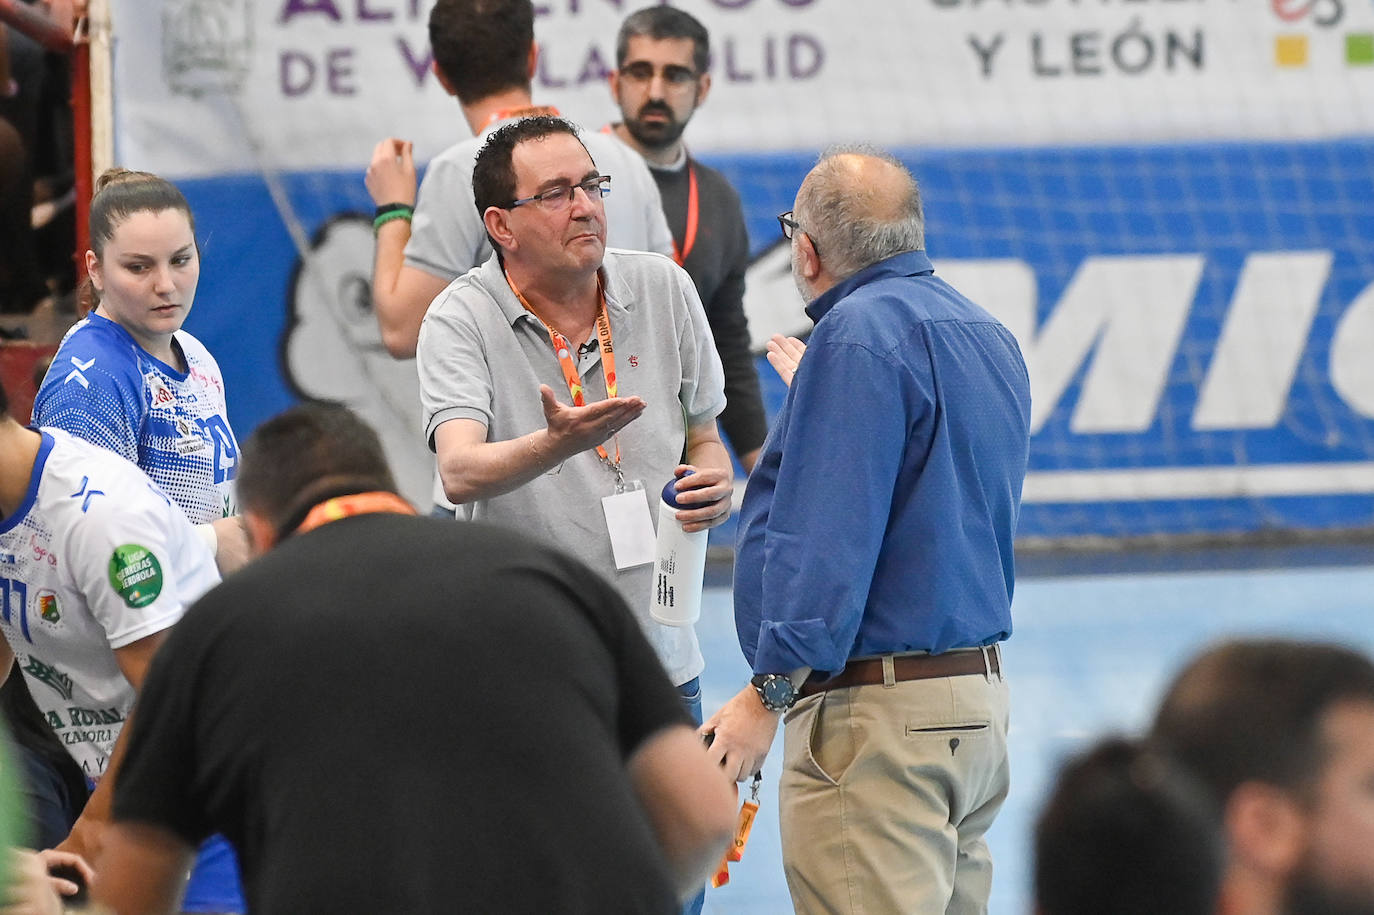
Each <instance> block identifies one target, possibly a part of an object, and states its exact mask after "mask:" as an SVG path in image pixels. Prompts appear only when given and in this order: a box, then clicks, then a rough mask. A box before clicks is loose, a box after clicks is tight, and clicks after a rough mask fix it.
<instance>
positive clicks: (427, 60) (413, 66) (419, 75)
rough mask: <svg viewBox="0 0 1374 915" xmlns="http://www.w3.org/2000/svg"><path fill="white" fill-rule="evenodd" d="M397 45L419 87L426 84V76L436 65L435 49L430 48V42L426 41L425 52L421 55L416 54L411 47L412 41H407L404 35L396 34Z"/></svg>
mask: <svg viewBox="0 0 1374 915" xmlns="http://www.w3.org/2000/svg"><path fill="white" fill-rule="evenodd" d="M396 47H397V48H399V49H400V51H401V59H402V60H404V61H405V62H406V69H407V70H409V71H410V75H411V76H413V77H415V85H416V86H417V87H419V86H423V85H424V84H425V78H426V77H427V76H429V73H430V69H431V68H432V67H433V66H434V51H433V50H431V49H430V47H429V43H428V42H426V43H425V52H424V54H422V55H421V56H420V57H418V58H417V57H416V56H415V52H414V51H412V50H411V49H410V42H408V41H406V38H405V36H404V35H397V36H396Z"/></svg>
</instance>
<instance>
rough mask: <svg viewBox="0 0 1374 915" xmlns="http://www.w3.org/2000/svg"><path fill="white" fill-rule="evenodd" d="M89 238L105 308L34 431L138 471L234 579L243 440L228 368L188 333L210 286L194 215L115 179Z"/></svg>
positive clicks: (148, 180)
mask: <svg viewBox="0 0 1374 915" xmlns="http://www.w3.org/2000/svg"><path fill="white" fill-rule="evenodd" d="M90 239H91V242H90V243H91V249H90V250H89V251H87V252H86V270H87V273H88V274H89V276H90V280H89V290H90V292H91V294H92V295H93V297H94V298H95V300H96V302H97V304H96V307H95V310H94V311H93V312H91V314H90V315H88V316H87V317H86V318H85V319H84V320H82V321H81V322H79V323H78V324H77V325H76V326H75V327H73V328H72V329H71V330H70V331H69V332H68V333H67V336H66V337H65V338H64V339H63V341H62V345H61V347H60V348H59V349H58V351H57V355H56V356H55V357H54V358H53V363H52V367H51V368H50V369H49V370H48V374H47V377H45V378H44V379H43V383H42V385H41V386H40V387H39V390H38V396H37V397H36V398H35V399H34V405H33V422H34V425H37V426H54V427H57V428H59V429H65V430H66V431H68V432H70V433H72V434H73V435H76V436H78V437H80V438H84V439H86V440H87V441H91V442H94V443H95V444H97V445H100V446H102V447H104V448H108V449H109V450H111V451H113V452H115V453H116V454H120V455H123V456H124V457H126V458H128V459H129V460H130V461H133V462H134V463H135V464H137V465H138V466H139V467H141V468H142V469H143V472H144V473H146V474H148V476H150V477H152V478H153V480H154V481H155V482H156V483H158V485H160V486H161V487H162V488H163V490H165V491H166V492H167V494H168V495H170V496H171V497H172V499H173V500H174V501H175V502H176V503H177V505H179V506H181V509H182V511H184V512H186V515H187V517H188V518H190V519H191V521H192V523H194V524H197V525H201V528H200V532H201V534H202V536H203V537H205V538H206V539H207V540H208V541H209V542H210V543H211V546H212V547H217V549H216V560H217V561H218V562H219V565H220V569H221V571H224V572H227V571H230V568H231V567H232V566H234V565H236V564H237V563H238V562H241V561H242V558H243V557H245V556H246V550H247V543H246V539H245V538H244V536H243V532H242V530H241V528H240V527H239V525H238V522H237V519H232V518H231V516H232V515H234V514H235V509H236V506H235V501H234V475H235V473H236V472H237V469H238V442H237V441H236V440H235V438H234V432H233V429H231V428H230V426H229V418H228V413H227V411H226V408H225V398H224V378H223V376H222V375H221V374H220V370H219V365H218V364H217V363H216V362H215V360H214V357H212V356H211V355H210V353H209V351H208V350H206V348H205V347H204V346H203V345H201V342H200V341H199V340H197V339H196V338H195V337H193V336H191V335H190V334H189V333H187V332H186V331H184V330H182V329H181V325H182V324H183V322H185V320H186V316H187V315H188V314H189V313H190V311H191V304H192V302H193V301H194V299H195V295H196V284H197V282H198V281H199V279H200V252H199V249H198V247H197V245H196V239H195V220H194V218H193V217H192V215H191V209H190V206H189V205H188V204H187V203H186V198H185V197H183V196H182V194H181V191H179V190H177V188H176V187H175V186H174V185H173V184H171V182H168V181H165V180H163V179H162V178H159V177H157V176H156V175H151V174H148V173H146V172H132V171H126V170H124V169H111V170H110V171H107V172H105V174H103V175H101V176H100V179H99V181H98V182H97V184H96V194H95V198H94V199H93V200H92V201H91V217H90Z"/></svg>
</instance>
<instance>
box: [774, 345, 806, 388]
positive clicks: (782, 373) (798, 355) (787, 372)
mask: <svg viewBox="0 0 1374 915" xmlns="http://www.w3.org/2000/svg"><path fill="white" fill-rule="evenodd" d="M805 353H806V344H805V343H803V342H801V341H800V340H798V339H797V338H796V337H784V336H783V335H782V334H774V335H773V336H772V337H771V338H770V339H769V341H768V364H769V365H771V366H772V367H773V370H774V371H776V372H777V373H778V377H779V378H781V379H782V383H783V384H785V385H787V386H788V387H791V386H792V376H793V375H795V374H797V366H798V365H800V364H801V360H802V356H803V355H804V354H805Z"/></svg>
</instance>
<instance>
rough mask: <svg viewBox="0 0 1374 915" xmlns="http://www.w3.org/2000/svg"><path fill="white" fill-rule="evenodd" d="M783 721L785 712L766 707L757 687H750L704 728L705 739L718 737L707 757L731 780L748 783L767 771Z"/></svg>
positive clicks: (737, 695) (712, 743)
mask: <svg viewBox="0 0 1374 915" xmlns="http://www.w3.org/2000/svg"><path fill="white" fill-rule="evenodd" d="M781 717H782V713H781V712H770V711H769V710H768V709H766V708H764V707H763V702H762V701H761V700H760V699H759V694H758V692H757V691H756V690H755V689H754V687H753V686H746V687H745V688H744V689H742V690H740V691H739V692H738V693H736V694H735V697H734V698H733V699H731V700H730V701H729V702H727V703H725V704H724V705H723V706H721V708H720V711H718V712H716V713H715V714H714V715H712V716H711V717H710V718H708V719H707V720H706V723H705V724H703V725H702V726H701V731H700V733H701V735H702V736H703V737H705V736H706V735H707V734H711V735H714V736H713V737H712V739H711V746H709V747H708V748H707V749H706V755H707V756H708V757H709V758H710V759H711V761H712V762H714V763H717V764H719V765H720V767H721V768H722V769H724V770H725V774H726V775H727V776H728V777H729V778H732V779H734V780H735V781H737V782H742V781H744V780H745V779H746V778H749V777H750V776H751V775H753V774H754V773H755V772H757V771H759V770H760V769H762V768H763V761H764V759H765V758H767V756H768V748H769V747H771V746H772V745H773V735H775V734H776V733H777V732H778V719H779V718H781Z"/></svg>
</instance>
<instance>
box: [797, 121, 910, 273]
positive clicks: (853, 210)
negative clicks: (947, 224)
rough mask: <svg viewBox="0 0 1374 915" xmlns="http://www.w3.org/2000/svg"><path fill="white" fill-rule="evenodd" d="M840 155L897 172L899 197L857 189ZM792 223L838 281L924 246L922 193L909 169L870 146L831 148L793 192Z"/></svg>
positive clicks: (861, 187) (870, 189) (876, 191)
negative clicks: (901, 195) (874, 162)
mask: <svg viewBox="0 0 1374 915" xmlns="http://www.w3.org/2000/svg"><path fill="white" fill-rule="evenodd" d="M844 156H865V157H868V158H872V159H878V160H880V161H882V162H886V163H887V164H888V165H891V166H892V167H893V168H895V169H897V170H898V172H899V173H900V175H901V176H902V178H904V179H905V181H904V182H903V183H904V184H905V186H906V194H905V198H904V199H895V200H893V199H887V198H885V197H880V196H879V195H880V194H881V190H880V189H879V188H875V187H871V186H863V185H856V182H855V181H854V180H853V179H852V177H851V176H850V173H849V170H848V169H847V168H846V167H845V166H844V165H842V164H841V163H840V161H839V160H840V158H842V157H844ZM796 210H797V214H796V215H797V222H798V223H800V225H801V227H802V231H804V232H805V233H806V234H807V235H809V236H811V238H812V240H813V241H814V242H815V244H816V250H817V251H818V252H820V256H821V262H822V263H823V264H824V266H825V269H826V270H827V271H829V272H830V274H831V276H834V277H835V278H836V279H837V280H843V279H846V278H848V277H851V276H853V275H854V274H856V273H858V272H859V271H860V270H863V269H864V268H865V267H869V266H871V265H873V264H876V263H878V262H879V261H881V260H886V259H887V258H889V257H892V256H893V255H896V254H901V253H903V252H906V251H919V250H921V249H922V248H924V247H925V216H924V214H923V213H922V210H921V190H920V188H919V187H917V185H916V178H915V177H914V176H912V174H911V170H910V169H908V168H907V167H906V166H905V165H903V164H902V163H901V161H900V160H898V159H897V157H896V156H893V155H892V154H891V153H888V152H885V151H883V150H881V149H877V148H875V147H872V146H867V145H860V146H832V147H830V148H829V149H827V150H826V151H825V152H823V153H822V154H821V157H820V160H819V161H818V162H817V163H816V167H815V168H814V169H812V170H811V174H810V175H808V176H807V179H806V180H805V181H804V182H802V187H801V190H800V191H799V192H798V193H797V204H796Z"/></svg>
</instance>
